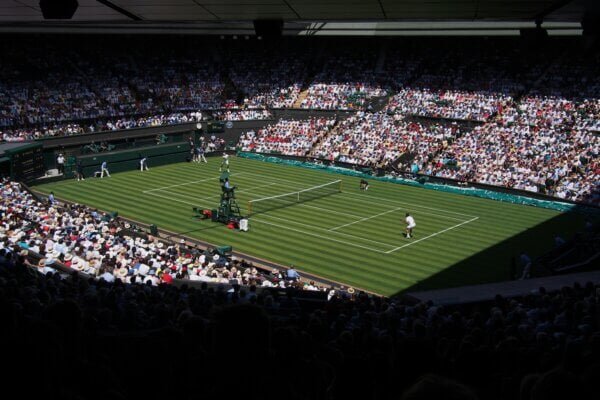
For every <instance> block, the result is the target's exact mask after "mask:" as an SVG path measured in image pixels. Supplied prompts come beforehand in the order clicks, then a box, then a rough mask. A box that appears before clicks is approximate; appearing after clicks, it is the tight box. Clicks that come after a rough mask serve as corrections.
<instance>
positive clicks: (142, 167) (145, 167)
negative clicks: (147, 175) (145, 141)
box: [140, 157, 150, 172]
mask: <svg viewBox="0 0 600 400" xmlns="http://www.w3.org/2000/svg"><path fill="white" fill-rule="evenodd" d="M146 160H147V158H146V157H142V158H140V171H142V172H144V170H146V171H148V170H149V169H150V168H148V164H146Z"/></svg>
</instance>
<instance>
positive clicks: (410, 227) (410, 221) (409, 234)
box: [404, 213, 417, 239]
mask: <svg viewBox="0 0 600 400" xmlns="http://www.w3.org/2000/svg"><path fill="white" fill-rule="evenodd" d="M404 220H405V222H406V238H407V239H410V238H411V237H412V231H413V228H414V227H415V226H417V224H416V223H415V219H414V218H413V217H412V215H410V214H409V213H406V218H405V219H404Z"/></svg>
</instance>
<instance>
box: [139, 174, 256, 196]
mask: <svg viewBox="0 0 600 400" xmlns="http://www.w3.org/2000/svg"><path fill="white" fill-rule="evenodd" d="M244 174H246V172H240V173H239V174H231V175H230V176H234V175H235V176H240V175H244ZM213 179H219V177H218V176H215V177H213V178H206V179H200V180H199V181H191V182H184V183H179V184H177V185H169V186H163V187H159V188H155V189H150V190H144V191H143V192H142V193H150V192H155V191H157V190H164V189H169V188H172V187H177V186H185V185H191V184H193V183H200V182H206V181H212V180H213Z"/></svg>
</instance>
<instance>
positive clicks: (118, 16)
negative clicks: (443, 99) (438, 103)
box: [0, 0, 590, 22]
mask: <svg viewBox="0 0 600 400" xmlns="http://www.w3.org/2000/svg"><path fill="white" fill-rule="evenodd" d="M78 1H79V8H78V10H77V11H76V13H75V15H74V17H73V21H79V22H81V21H131V20H136V19H139V20H143V21H149V22H163V21H205V22H206V21H251V20H253V19H274V18H280V19H283V20H285V21H324V20H325V21H332V20H334V21H340V20H352V21H373V20H377V21H390V20H403V21H406V20H494V21H498V20H510V21H515V20H534V19H535V18H538V17H543V18H544V19H546V20H552V21H580V20H581V17H582V14H583V12H584V8H585V4H586V2H587V1H590V0H428V1H422V0H78ZM42 20H43V17H42V13H41V10H40V7H39V0H2V1H0V22H17V21H24V22H34V21H42Z"/></svg>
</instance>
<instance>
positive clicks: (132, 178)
mask: <svg viewBox="0 0 600 400" xmlns="http://www.w3.org/2000/svg"><path fill="white" fill-rule="evenodd" d="M219 164H220V159H216V160H215V159H209V164H208V165H201V166H199V165H197V164H196V165H194V164H189V163H180V164H172V165H167V166H161V167H156V168H152V166H151V168H152V169H151V170H150V171H149V172H147V173H146V172H144V173H141V172H139V171H130V172H126V173H120V174H114V175H113V177H111V178H110V179H108V178H105V179H103V180H102V181H100V180H99V179H88V180H86V181H85V182H79V183H78V182H59V183H54V184H48V185H42V186H40V187H39V188H40V189H43V190H45V191H49V190H54V191H55V194H56V195H57V196H58V197H68V198H70V199H71V200H73V201H77V202H79V203H89V204H91V205H93V206H96V207H99V208H103V209H107V210H108V211H113V210H116V211H119V213H120V215H124V216H128V217H130V218H133V219H136V220H140V221H142V222H146V223H156V224H157V225H159V227H164V228H166V229H169V230H171V231H175V232H184V231H190V232H189V235H190V236H193V237H198V238H200V239H203V240H206V241H209V242H211V243H215V244H231V245H233V246H234V248H236V249H237V250H240V251H244V252H246V253H249V254H253V255H256V256H258V257H261V258H267V259H272V260H274V261H277V262H280V263H283V264H289V263H292V262H293V263H294V264H296V266H297V267H298V268H299V269H301V270H302V269H303V270H306V271H310V272H313V273H315V274H318V275H321V276H324V277H327V278H330V279H334V280H337V281H342V282H347V283H349V284H352V285H355V286H359V287H363V288H366V289H369V290H372V291H375V292H378V293H382V294H392V293H395V292H397V291H399V290H402V289H405V288H408V287H410V286H414V285H418V286H419V287H420V288H428V285H429V283H428V282H430V281H429V279H428V278H429V277H436V276H437V274H438V273H439V272H442V271H444V270H445V269H446V268H447V267H449V266H451V265H455V264H457V263H464V264H465V267H464V268H465V271H468V273H469V276H463V275H462V274H461V272H460V271H457V272H456V273H454V272H452V271H451V273H450V276H449V277H448V278H447V279H446V278H444V279H439V278H435V279H433V280H431V282H432V283H431V285H438V287H439V285H442V286H445V285H456V284H460V282H461V281H464V282H471V281H472V279H479V280H481V281H487V280H490V279H501V278H502V277H504V276H505V275H506V268H507V265H508V258H509V257H510V255H506V259H503V257H504V254H500V257H495V258H493V259H491V260H490V262H489V263H486V264H488V265H483V266H480V265H477V264H476V263H475V264H473V263H470V261H469V260H470V259H469V258H468V257H469V256H472V255H475V254H477V253H478V252H480V251H492V252H493V251H496V250H494V249H495V246H496V245H497V244H498V243H500V242H503V243H506V244H504V245H503V246H504V247H506V246H507V245H508V246H509V247H506V248H507V249H515V248H516V247H518V244H516V245H515V244H514V243H512V242H511V241H510V238H511V237H513V236H514V235H515V234H522V235H525V236H524V237H527V235H535V234H534V233H529V231H528V230H529V229H531V228H534V227H535V226H536V225H538V224H540V223H544V222H546V221H549V220H551V219H552V218H555V217H556V216H558V215H560V214H559V213H556V212H553V211H550V210H542V209H537V208H532V207H526V206H519V205H513V204H508V203H501V202H496V201H491V200H485V199H479V198H475V197H466V196H461V195H458V194H452V193H444V192H436V191H432V190H423V189H421V188H418V187H409V186H403V185H395V184H389V183H382V182H377V181H373V180H371V181H370V183H371V187H370V189H369V191H368V192H361V191H359V190H358V189H357V188H358V184H359V183H358V182H359V180H360V178H356V177H349V176H344V175H338V174H332V173H326V172H323V171H318V170H309V169H304V168H297V167H290V166H284V165H278V164H270V163H262V162H257V161H253V160H245V159H236V158H233V159H232V161H231V169H232V173H233V174H232V177H231V181H232V183H233V184H234V185H238V189H239V190H240V191H243V190H246V189H249V188H251V187H253V186H260V185H265V184H268V183H276V185H273V186H268V187H263V188H260V189H256V191H257V192H259V193H254V192H253V191H249V192H246V193H242V192H240V195H239V199H238V202H239V203H240V206H242V208H244V207H245V204H246V203H247V200H249V199H252V198H257V197H256V196H259V195H263V194H268V195H277V194H281V193H286V192H289V191H293V190H302V189H305V188H308V187H312V186H316V185H320V184H323V183H327V182H332V181H335V180H337V179H341V180H343V182H344V183H343V186H344V193H341V194H336V195H333V196H328V197H326V198H322V199H318V200H315V201H312V202H309V203H307V204H306V205H311V206H310V207H305V206H294V207H288V208H284V209H281V210H277V211H272V212H271V213H266V214H264V215H263V216H264V217H265V219H267V218H269V217H268V216H269V215H272V216H273V217H281V218H285V219H287V220H289V221H292V220H293V221H295V222H282V221H278V224H279V223H280V222H281V224H282V225H286V224H287V226H290V227H295V228H296V227H298V228H299V229H297V230H298V231H311V229H310V228H308V227H306V226H301V225H299V223H305V224H308V225H312V226H318V227H319V228H313V229H314V232H316V233H318V234H319V235H320V236H323V238H317V237H312V236H309V235H306V234H305V233H302V232H294V231H290V230H289V229H281V228H277V227H273V226H270V227H266V226H264V224H260V222H257V221H255V222H256V223H254V222H253V221H251V226H252V229H251V231H250V232H247V233H242V232H232V231H230V230H228V229H226V228H224V227H223V226H216V227H215V226H214V225H213V224H212V223H211V222H208V221H204V222H198V221H195V220H193V219H192V215H191V214H192V213H191V207H192V205H198V206H201V207H210V208H213V207H215V206H216V205H217V203H218V196H219V194H220V190H219V183H218V176H219V171H218V166H219ZM236 173H242V175H240V176H237V177H236ZM209 178H210V180H208V181H204V182H198V183H190V184H187V183H189V182H193V181H198V180H203V179H209ZM169 185H181V186H176V187H174V188H173V190H168V189H165V190H161V191H159V192H158V193H157V194H160V195H161V196H162V197H158V196H152V195H151V194H148V193H146V194H144V193H142V192H143V191H147V190H150V189H155V188H160V187H164V186H169ZM67 187H69V189H67V190H63V188H64V189H66V188H67ZM208 196H210V198H209V199H207V200H200V199H202V198H204V197H208ZM188 203H189V204H188ZM311 207H321V208H323V209H325V210H317V209H315V208H311ZM394 208H400V209H399V210H398V212H395V211H394V212H390V213H389V214H386V215H385V216H384V217H383V218H380V217H376V218H373V219H370V220H366V221H361V222H359V223H356V224H353V225H350V226H348V227H344V228H341V229H340V232H339V233H336V232H337V231H335V232H331V235H332V236H331V237H332V238H336V239H337V238H344V241H346V242H350V243H358V244H363V245H364V244H369V245H368V246H365V247H371V248H377V249H379V250H383V249H385V250H389V249H390V248H391V247H390V245H392V244H393V243H395V242H398V244H397V246H400V245H402V244H404V243H410V242H409V241H408V240H406V239H405V238H403V237H402V236H401V235H400V233H401V232H402V231H403V228H404V224H403V221H402V220H403V212H404V209H405V208H406V211H409V212H411V213H413V214H414V215H415V219H417V230H416V234H417V238H418V237H425V236H427V235H428V234H431V233H434V232H435V230H436V229H437V230H441V229H446V228H448V227H451V226H453V225H455V224H458V223H460V220H459V219H458V218H462V217H463V216H461V215H458V214H464V215H473V216H478V217H480V219H478V220H476V221H473V222H471V223H468V224H465V225H462V226H460V227H458V228H456V229H454V230H450V231H447V232H444V233H443V234H440V235H438V236H435V237H433V238H431V239H427V240H423V241H421V242H419V243H416V244H414V245H411V246H408V247H405V248H403V249H401V250H398V251H397V252H395V253H391V254H381V253H377V252H375V251H370V250H365V249H360V248H356V247H354V246H352V245H344V244H342V243H336V242H333V241H331V240H328V239H327V237H328V235H327V234H323V235H321V233H325V231H321V230H320V229H325V227H326V228H327V229H330V228H331V227H334V226H337V225H341V224H344V223H349V222H352V221H355V220H356V217H359V216H361V218H366V217H370V216H373V215H376V214H378V213H381V212H385V211H388V210H391V209H394ZM434 209H435V210H434ZM333 211H337V213H336V212H333ZM344 214H348V216H345V215H344ZM350 214H353V215H354V216H352V217H350V216H349V215H350ZM446 216H447V217H451V218H444V217H446ZM258 218H261V215H258V216H257V219H258ZM452 218H457V219H452ZM467 219H468V217H465V220H467ZM273 220H274V219H273ZM269 221H271V220H269ZM296 221H299V222H296ZM552 224H553V225H552V226H553V227H554V226H556V227H559V228H562V227H563V226H570V224H567V223H564V222H562V221H558V222H552ZM531 232H534V231H531ZM340 233H345V234H346V235H357V236H359V237H360V238H353V237H352V236H344V235H341V234H340ZM548 235H551V233H548ZM543 236H544V235H543V234H542V235H535V236H532V237H531V238H532V240H534V241H540V240H548V238H547V237H546V238H543ZM367 240H371V241H372V242H368V241H367ZM505 241H506V242H505ZM374 242H381V243H386V244H382V245H379V244H375V243H374ZM540 247H542V246H540ZM511 251H513V250H509V252H511ZM495 254H496V253H495ZM465 262H466V263H465ZM446 275H447V274H445V275H444V277H445V276H446Z"/></svg>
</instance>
